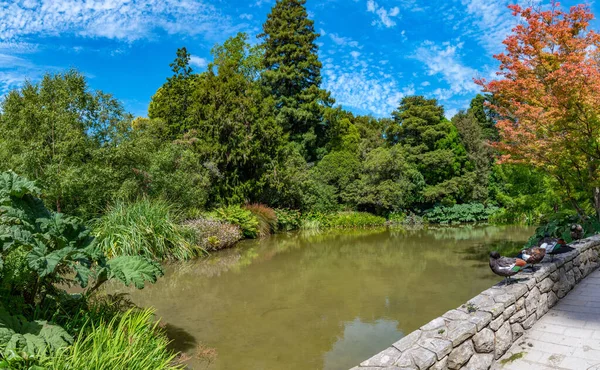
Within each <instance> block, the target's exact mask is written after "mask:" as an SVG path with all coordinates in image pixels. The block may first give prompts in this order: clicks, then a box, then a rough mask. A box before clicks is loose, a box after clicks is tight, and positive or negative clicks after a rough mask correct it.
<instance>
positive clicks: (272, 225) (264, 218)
mask: <svg viewBox="0 0 600 370" xmlns="http://www.w3.org/2000/svg"><path fill="white" fill-rule="evenodd" d="M244 209H246V210H248V211H250V212H252V214H253V215H254V217H256V219H257V220H258V236H260V237H264V236H267V235H271V233H272V232H274V231H276V230H277V214H276V213H275V210H274V209H273V208H270V207H267V206H265V205H264V204H258V203H255V204H246V205H245V206H244Z"/></svg>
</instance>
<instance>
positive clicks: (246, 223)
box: [211, 206, 259, 239]
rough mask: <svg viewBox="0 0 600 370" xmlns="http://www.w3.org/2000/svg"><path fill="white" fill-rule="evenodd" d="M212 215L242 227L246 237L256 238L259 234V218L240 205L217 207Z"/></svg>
mask: <svg viewBox="0 0 600 370" xmlns="http://www.w3.org/2000/svg"><path fill="white" fill-rule="evenodd" d="M211 216H213V217H215V218H216V219H218V220H222V221H225V222H228V223H231V224H234V225H238V226H239V227H240V228H241V229H242V233H243V234H244V237H246V238H251V239H254V238H256V237H257V236H258V232H259V230H258V226H259V224H258V220H257V219H256V217H255V216H254V214H252V212H250V211H249V210H247V209H244V208H242V207H240V206H228V207H221V208H218V209H216V210H215V211H214V212H212V213H211Z"/></svg>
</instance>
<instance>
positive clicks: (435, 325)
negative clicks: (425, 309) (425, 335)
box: [421, 317, 446, 331]
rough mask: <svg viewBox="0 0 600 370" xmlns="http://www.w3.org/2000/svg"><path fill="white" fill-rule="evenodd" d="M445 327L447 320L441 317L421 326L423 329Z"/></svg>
mask: <svg viewBox="0 0 600 370" xmlns="http://www.w3.org/2000/svg"><path fill="white" fill-rule="evenodd" d="M445 327H446V321H445V320H444V319H443V318H441V317H437V318H435V319H433V320H431V321H430V322H428V323H427V324H425V325H423V326H421V330H423V331H430V330H439V329H441V328H445Z"/></svg>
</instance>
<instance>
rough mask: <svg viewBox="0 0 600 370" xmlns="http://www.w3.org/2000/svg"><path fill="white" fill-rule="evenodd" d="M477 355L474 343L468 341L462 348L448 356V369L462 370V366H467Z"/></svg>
mask: <svg viewBox="0 0 600 370" xmlns="http://www.w3.org/2000/svg"><path fill="white" fill-rule="evenodd" d="M474 353H475V349H474V348H473V343H472V342H471V341H470V340H468V341H466V342H464V343H463V344H461V345H460V346H458V347H456V348H454V349H453V350H452V352H451V353H450V355H449V356H448V368H449V369H460V368H461V366H462V365H464V364H466V363H467V362H468V361H469V359H470V358H471V356H473V354H474Z"/></svg>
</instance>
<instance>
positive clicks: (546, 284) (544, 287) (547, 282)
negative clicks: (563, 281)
mask: <svg viewBox="0 0 600 370" xmlns="http://www.w3.org/2000/svg"><path fill="white" fill-rule="evenodd" d="M553 286H554V282H553V281H552V279H551V278H550V277H547V278H545V279H544V280H542V281H541V282H540V283H539V284H538V288H539V290H540V292H541V293H546V292H549V291H551V290H552V287H553Z"/></svg>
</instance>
